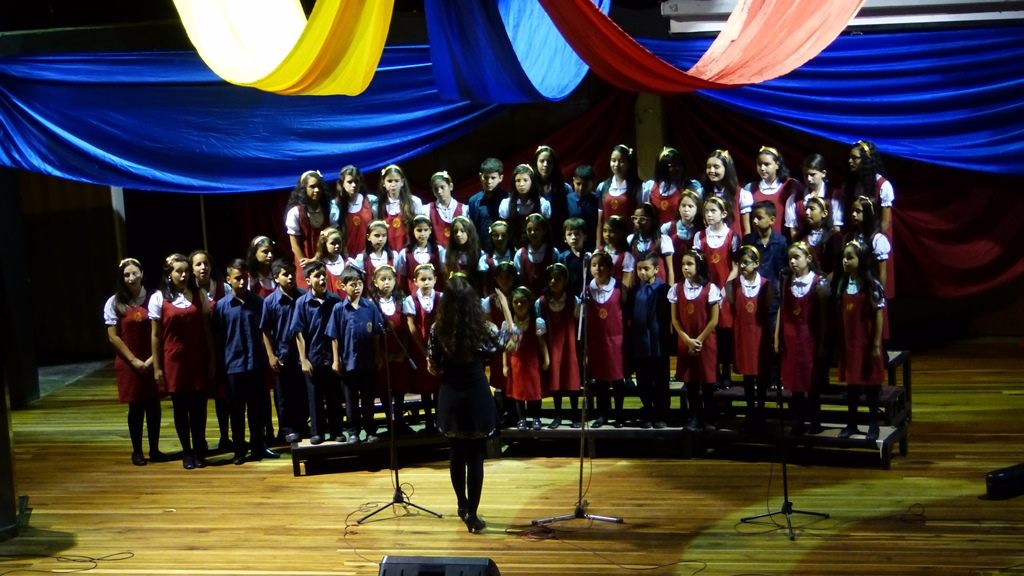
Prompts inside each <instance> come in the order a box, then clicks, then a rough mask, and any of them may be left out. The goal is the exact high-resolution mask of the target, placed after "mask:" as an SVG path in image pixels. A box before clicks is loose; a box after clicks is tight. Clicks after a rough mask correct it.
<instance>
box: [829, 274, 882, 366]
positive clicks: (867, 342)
mask: <svg viewBox="0 0 1024 576" xmlns="http://www.w3.org/2000/svg"><path fill="white" fill-rule="evenodd" d="M841 307H842V308H841V310H840V313H839V314H840V322H841V323H842V330H840V331H839V336H840V338H841V341H840V343H839V346H838V347H837V351H838V360H839V381H840V382H847V383H849V384H861V385H868V386H881V385H882V380H883V378H884V375H885V365H884V364H883V361H882V356H881V355H879V356H878V357H872V356H871V349H872V348H873V347H874V342H873V340H872V339H873V338H874V334H875V322H876V315H877V310H878V309H877V308H875V307H874V306H873V305H872V304H871V298H870V296H869V295H868V294H867V292H866V291H864V290H861V291H859V292H858V293H857V294H843V297H842V300H841Z"/></svg>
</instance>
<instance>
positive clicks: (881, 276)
mask: <svg viewBox="0 0 1024 576" xmlns="http://www.w3.org/2000/svg"><path fill="white" fill-rule="evenodd" d="M879 210H880V209H879V208H878V205H877V204H876V203H875V201H874V200H872V199H871V198H868V197H867V196H861V197H859V198H855V199H854V201H853V203H852V204H850V234H848V235H847V237H846V239H847V240H851V241H852V240H856V241H858V242H860V243H861V244H864V245H865V246H868V247H869V249H870V252H871V254H870V256H871V257H870V258H868V259H867V260H865V261H864V264H863V265H864V266H873V267H874V277H875V278H877V279H878V281H879V282H881V283H882V286H885V287H886V292H885V296H886V299H888V298H890V295H889V289H888V286H889V283H888V279H889V272H890V265H889V256H890V255H891V254H892V245H891V244H889V239H888V238H887V237H886V236H885V234H882V232H881V229H880V227H879V223H878V216H877V214H878V212H879ZM888 339H889V308H888V306H885V307H883V308H882V342H885V341H886V340H888Z"/></svg>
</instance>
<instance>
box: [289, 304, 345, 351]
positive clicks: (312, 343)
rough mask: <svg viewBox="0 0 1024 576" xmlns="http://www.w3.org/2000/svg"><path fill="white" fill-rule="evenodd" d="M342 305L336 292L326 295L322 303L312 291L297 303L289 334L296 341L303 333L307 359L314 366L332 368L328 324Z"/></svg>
mask: <svg viewBox="0 0 1024 576" xmlns="http://www.w3.org/2000/svg"><path fill="white" fill-rule="evenodd" d="M339 304H341V298H339V297H338V295H337V294H335V293H334V292H327V293H326V294H324V301H323V302H321V301H319V300H317V299H316V297H315V296H314V295H313V291H312V290H310V291H309V292H306V293H305V294H303V295H302V296H300V297H299V298H298V300H296V301H295V311H294V312H293V313H292V323H291V325H290V326H289V327H288V333H289V334H291V337H292V338H293V339H294V338H295V337H296V336H298V334H299V333H300V332H301V333H302V337H303V338H304V339H305V340H306V358H308V359H309V363H310V364H312V365H313V366H330V365H331V363H332V362H333V361H334V351H333V350H332V349H331V339H330V337H329V336H327V323H328V322H329V321H330V319H331V312H332V311H333V310H334V307H335V306H337V305H339Z"/></svg>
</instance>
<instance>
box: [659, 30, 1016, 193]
mask: <svg viewBox="0 0 1024 576" xmlns="http://www.w3.org/2000/svg"><path fill="white" fill-rule="evenodd" d="M640 43H641V44H643V45H644V47H646V48H647V49H648V50H650V51H651V52H653V53H654V54H656V55H658V56H659V57H660V58H662V59H663V60H665V61H667V62H669V63H671V64H673V65H674V66H677V67H679V68H682V69H686V68H688V67H689V66H691V65H692V64H693V63H694V62H696V61H697V60H698V59H699V58H700V56H701V55H702V54H703V53H704V51H705V50H707V47H708V46H709V45H710V43H711V41H710V40H706V39H705V40H683V41H679V40H670V41H661V40H640ZM699 95H700V96H701V97H703V98H706V99H708V100H712V101H714V102H716V103H719V104H722V105H724V106H726V107H728V108H730V109H732V110H735V111H737V112H741V113H743V114H748V115H751V116H756V117H758V118H762V119H765V120H769V121H772V122H776V123H779V124H782V125H785V126H789V127H792V128H795V129H797V130H801V131H805V132H809V133H812V134H816V135H819V136H823V137H825V138H830V139H833V140H838V141H841V142H846V143H852V142H855V141H857V140H861V139H864V140H871V141H873V142H875V144H877V145H878V147H879V148H880V149H881V150H882V151H883V152H885V153H886V154H894V155H897V156H903V157H906V158H912V159H916V160H922V161H925V162H929V163H933V164H940V165H945V166H953V167H957V168H964V169H968V170H979V171H986V172H994V173H1001V174H1024V27H1008V28H992V29H973V30H952V31H941V32H909V33H902V34H872V35H863V36H843V37H840V38H837V39H836V41H835V42H833V43H832V45H831V46H829V47H828V48H827V49H825V50H824V51H823V52H822V53H821V54H819V55H818V56H817V57H815V58H814V59H813V60H811V61H810V62H808V63H807V64H805V65H803V66H801V67H800V68H799V69H797V70H795V71H793V72H791V73H790V74H787V75H786V76H783V77H781V78H777V79H775V80H771V81H768V82H764V83H762V84H758V85H756V86H747V87H744V88H737V89H735V90H724V91H705V92H700V93H699Z"/></svg>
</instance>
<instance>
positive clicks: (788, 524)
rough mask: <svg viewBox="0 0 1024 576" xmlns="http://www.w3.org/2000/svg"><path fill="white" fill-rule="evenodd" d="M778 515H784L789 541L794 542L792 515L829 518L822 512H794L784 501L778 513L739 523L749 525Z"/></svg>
mask: <svg viewBox="0 0 1024 576" xmlns="http://www.w3.org/2000/svg"><path fill="white" fill-rule="evenodd" d="M779 514H785V515H786V528H788V529H789V539H790V540H796V535H794V534H793V514H803V515H805V516H814V517H816V518H822V519H826V518H828V517H829V516H828V514H825V513H824V512H804V511H803V510H794V509H793V503H792V502H790V501H789V500H786V501H785V502H783V503H782V509H781V510H779V511H778V512H766V513H764V514H758V515H757V516H748V517H746V518H741V519H740V522H743V523H750V522H753V521H755V520H760V519H762V518H771V517H772V516H777V515H779Z"/></svg>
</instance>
